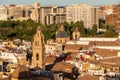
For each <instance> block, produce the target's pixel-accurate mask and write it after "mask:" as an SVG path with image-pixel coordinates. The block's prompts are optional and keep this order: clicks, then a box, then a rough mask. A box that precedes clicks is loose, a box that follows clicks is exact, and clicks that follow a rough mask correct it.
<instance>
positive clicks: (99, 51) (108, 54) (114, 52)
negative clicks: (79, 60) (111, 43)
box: [94, 48, 120, 57]
mask: <svg viewBox="0 0 120 80" xmlns="http://www.w3.org/2000/svg"><path fill="white" fill-rule="evenodd" d="M94 50H95V54H97V55H99V56H102V57H112V56H117V53H118V52H120V50H110V49H99V48H96V49H94Z"/></svg>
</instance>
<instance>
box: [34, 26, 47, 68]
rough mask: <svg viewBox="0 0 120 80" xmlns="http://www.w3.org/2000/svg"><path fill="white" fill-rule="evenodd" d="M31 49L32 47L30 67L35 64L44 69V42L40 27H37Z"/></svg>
mask: <svg viewBox="0 0 120 80" xmlns="http://www.w3.org/2000/svg"><path fill="white" fill-rule="evenodd" d="M32 49H33V56H32V67H36V66H37V67H40V68H42V69H44V64H45V61H44V55H45V53H44V52H45V42H44V35H43V34H42V32H41V29H40V27H38V28H37V32H36V33H35V35H34V41H33V45H32Z"/></svg>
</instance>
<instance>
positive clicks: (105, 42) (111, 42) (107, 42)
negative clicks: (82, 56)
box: [89, 41, 120, 46]
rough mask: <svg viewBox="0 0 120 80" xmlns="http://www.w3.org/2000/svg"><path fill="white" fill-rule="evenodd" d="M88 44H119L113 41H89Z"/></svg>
mask: <svg viewBox="0 0 120 80" xmlns="http://www.w3.org/2000/svg"><path fill="white" fill-rule="evenodd" d="M89 45H90V46H93V45H95V46H120V44H118V43H116V42H115V41H90V43H89Z"/></svg>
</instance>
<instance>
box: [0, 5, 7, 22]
mask: <svg viewBox="0 0 120 80" xmlns="http://www.w3.org/2000/svg"><path fill="white" fill-rule="evenodd" d="M7 18H8V8H7V6H4V5H1V6H0V21H1V20H7Z"/></svg>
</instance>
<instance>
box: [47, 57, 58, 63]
mask: <svg viewBox="0 0 120 80" xmlns="http://www.w3.org/2000/svg"><path fill="white" fill-rule="evenodd" d="M55 60H56V57H55V56H45V63H54V61H55Z"/></svg>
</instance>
